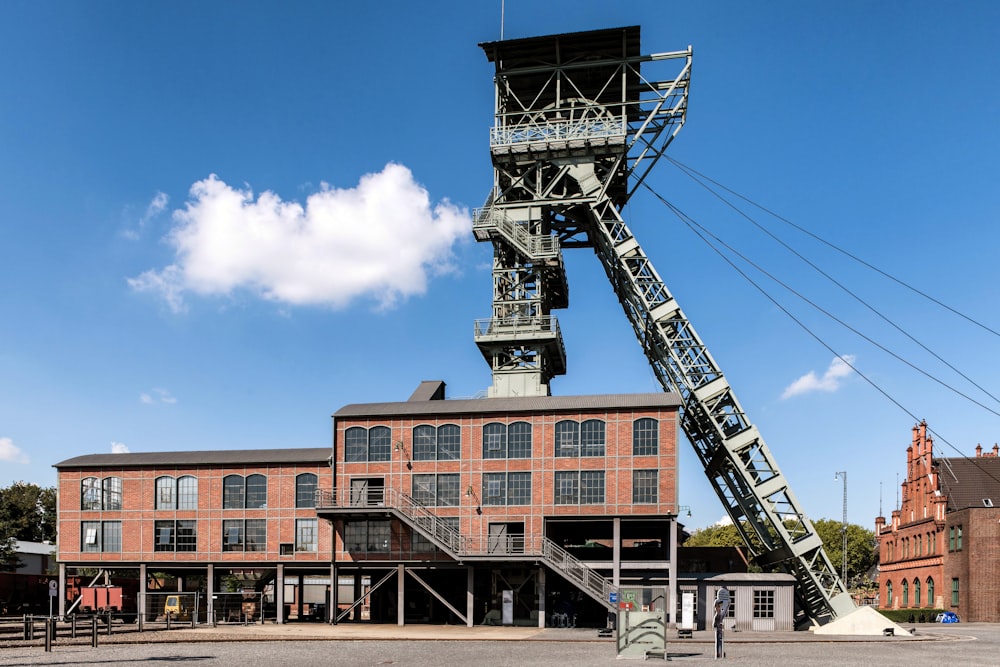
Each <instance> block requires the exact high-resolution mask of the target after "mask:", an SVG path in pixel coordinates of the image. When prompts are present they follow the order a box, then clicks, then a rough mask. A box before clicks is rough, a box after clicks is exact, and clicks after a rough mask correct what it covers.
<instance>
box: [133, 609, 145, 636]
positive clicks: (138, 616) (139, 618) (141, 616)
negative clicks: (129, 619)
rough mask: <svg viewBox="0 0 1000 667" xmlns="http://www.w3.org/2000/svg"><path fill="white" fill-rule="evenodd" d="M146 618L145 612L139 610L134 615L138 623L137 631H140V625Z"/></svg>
mask: <svg viewBox="0 0 1000 667" xmlns="http://www.w3.org/2000/svg"><path fill="white" fill-rule="evenodd" d="M145 620H146V614H144V613H142V612H139V613H137V614H136V615H135V622H136V623H138V624H139V632H142V626H143V624H144V621H145Z"/></svg>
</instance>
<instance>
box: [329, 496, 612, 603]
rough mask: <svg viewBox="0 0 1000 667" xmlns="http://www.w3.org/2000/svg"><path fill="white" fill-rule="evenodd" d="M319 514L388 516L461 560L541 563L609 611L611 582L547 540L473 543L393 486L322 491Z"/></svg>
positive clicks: (526, 538) (525, 538) (528, 538)
mask: <svg viewBox="0 0 1000 667" xmlns="http://www.w3.org/2000/svg"><path fill="white" fill-rule="evenodd" d="M316 508H317V511H318V512H326V513H340V512H343V513H350V514H385V513H386V512H389V513H390V514H392V515H393V516H394V517H396V518H397V519H399V520H400V521H402V522H403V523H405V524H406V525H408V526H410V527H411V528H412V529H414V530H416V531H418V532H419V533H420V534H421V535H423V536H424V537H426V538H427V539H428V540H430V541H431V542H432V543H433V544H434V545H435V546H436V547H437V548H438V549H440V550H441V551H443V552H444V553H445V554H447V555H448V556H450V557H451V558H454V559H455V560H457V561H470V560H487V561H488V560H497V559H504V560H511V559H514V560H537V561H538V562H541V563H543V564H545V565H547V566H548V567H549V568H550V569H551V570H552V571H553V572H555V573H556V574H558V575H560V576H561V577H563V578H564V579H566V580H567V581H568V582H570V583H571V584H573V585H575V586H576V587H577V588H579V589H580V591H582V592H583V593H586V594H587V595H589V596H590V597H591V598H593V599H594V600H596V601H597V602H600V603H601V604H603V605H604V606H606V607H608V608H609V609H613V606H612V605H611V603H610V600H611V592H612V591H614V590H615V588H614V586H612V584H611V582H610V581H609V580H608V579H607V578H605V577H602V576H601V575H600V574H598V573H597V572H595V571H594V569H593V568H591V567H589V566H588V565H587V564H586V563H584V562H582V561H581V560H580V559H578V558H576V557H575V556H574V555H573V554H571V553H569V552H568V551H566V550H565V549H563V548H562V547H560V546H559V545H558V544H556V543H555V542H553V541H552V540H550V539H548V538H547V537H544V536H541V535H538V536H534V535H530V536H529V535H519V536H516V537H517V539H513V540H510V541H509V542H505V543H504V544H496V543H491V541H490V540H489V539H488V538H487V539H486V540H478V539H471V538H468V537H465V536H464V535H462V534H461V532H459V531H458V530H457V529H456V528H455V527H454V526H453V525H451V524H450V523H448V522H447V521H443V520H442V519H441V518H440V517H438V516H437V515H436V514H434V512H432V511H431V510H430V509H428V508H427V507H425V506H424V505H422V504H420V503H418V502H417V501H416V500H414V499H413V498H412V497H410V496H408V495H407V494H405V493H400V492H399V491H397V490H395V489H392V488H385V489H370V490H369V491H368V492H367V493H366V494H365V495H363V496H353V497H352V496H351V494H350V492H349V491H341V493H339V494H338V493H337V492H335V491H329V490H326V489H319V490H317V491H316Z"/></svg>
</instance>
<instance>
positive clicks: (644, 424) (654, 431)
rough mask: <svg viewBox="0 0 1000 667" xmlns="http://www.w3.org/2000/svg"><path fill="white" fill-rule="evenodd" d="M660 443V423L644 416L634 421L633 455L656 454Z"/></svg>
mask: <svg viewBox="0 0 1000 667" xmlns="http://www.w3.org/2000/svg"><path fill="white" fill-rule="evenodd" d="M659 443H660V423H659V422H658V421H656V420H655V419H650V418H649V417H643V418H641V419H636V420H635V421H634V422H632V456H656V454H657V453H658V450H659Z"/></svg>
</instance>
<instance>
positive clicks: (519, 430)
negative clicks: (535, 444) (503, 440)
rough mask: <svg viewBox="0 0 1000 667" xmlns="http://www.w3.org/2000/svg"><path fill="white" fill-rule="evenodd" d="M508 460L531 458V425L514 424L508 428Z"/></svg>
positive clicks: (523, 423)
mask: <svg viewBox="0 0 1000 667" xmlns="http://www.w3.org/2000/svg"><path fill="white" fill-rule="evenodd" d="M507 458H509V459H530V458H531V424H529V423H528V422H514V423H513V424H511V425H509V426H508V427H507Z"/></svg>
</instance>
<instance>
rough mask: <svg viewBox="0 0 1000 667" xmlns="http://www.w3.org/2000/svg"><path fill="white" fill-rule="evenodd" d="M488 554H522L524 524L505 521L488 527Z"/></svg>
mask: <svg viewBox="0 0 1000 667" xmlns="http://www.w3.org/2000/svg"><path fill="white" fill-rule="evenodd" d="M489 531H490V532H489V543H488V546H489V552H490V553H506V554H523V553H524V522H523V521H505V522H504V523H491V524H490V526H489Z"/></svg>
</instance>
